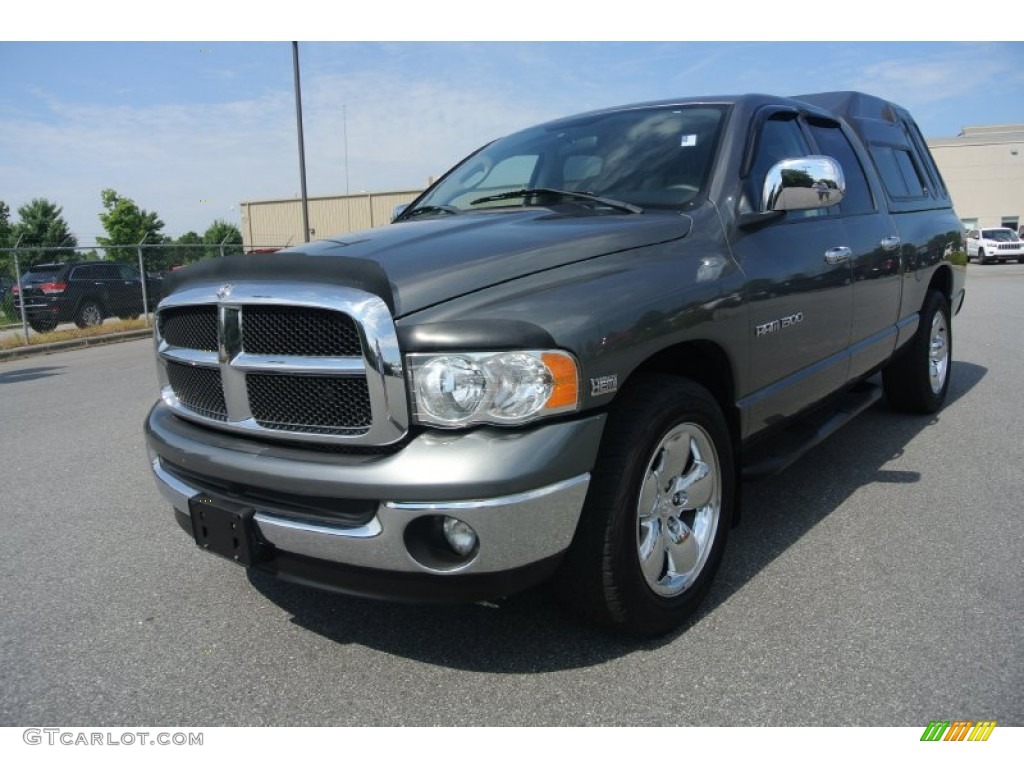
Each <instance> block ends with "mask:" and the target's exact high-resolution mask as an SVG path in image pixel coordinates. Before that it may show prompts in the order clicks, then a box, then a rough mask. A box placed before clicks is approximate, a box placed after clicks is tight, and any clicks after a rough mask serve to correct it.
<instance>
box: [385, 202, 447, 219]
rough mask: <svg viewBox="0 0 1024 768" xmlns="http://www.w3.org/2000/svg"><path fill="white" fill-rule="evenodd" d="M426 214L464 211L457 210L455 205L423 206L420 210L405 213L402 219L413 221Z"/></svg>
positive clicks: (415, 209)
mask: <svg viewBox="0 0 1024 768" xmlns="http://www.w3.org/2000/svg"><path fill="white" fill-rule="evenodd" d="M424 213H452V214H458V213H462V211H461V210H460V209H458V208H456V207H455V206H454V205H422V206H420V207H419V208H413V209H412V210H411V211H403V212H402V215H401V216H399V218H400V219H411V218H413V217H415V216H419V215H421V214H424Z"/></svg>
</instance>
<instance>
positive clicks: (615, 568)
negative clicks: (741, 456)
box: [558, 375, 735, 636]
mask: <svg viewBox="0 0 1024 768" xmlns="http://www.w3.org/2000/svg"><path fill="white" fill-rule="evenodd" d="M734 498H735V471H734V465H733V454H732V447H731V441H730V437H729V430H728V427H727V425H726V423H725V418H724V417H723V415H722V412H721V409H720V408H719V406H718V403H717V401H716V400H715V399H714V398H713V397H712V396H711V394H710V393H709V392H708V391H707V390H706V389H704V388H703V387H701V386H699V385H697V384H696V383H694V382H692V381H689V380H687V379H681V378H676V377H672V376H661V375H659V376H651V377H646V378H644V379H643V380H642V381H638V382H636V384H635V385H634V386H632V387H631V388H630V389H628V390H625V391H624V392H623V393H622V395H620V401H619V402H618V403H617V404H616V406H615V407H614V408H613V410H612V412H611V414H609V419H608V425H607V427H606V430H605V435H604V438H603V440H602V447H601V452H600V454H599V457H598V461H597V465H596V466H595V468H594V472H593V475H592V479H591V485H590V490H589V491H588V494H587V502H586V505H585V508H584V511H583V515H582V516H581V519H580V522H579V526H578V529H577V532H576V536H575V538H574V540H573V544H572V547H571V548H570V551H569V553H568V554H567V556H566V560H565V563H564V564H563V567H562V570H561V572H560V574H559V577H558V588H559V593H560V596H561V598H562V602H563V603H565V604H566V605H567V607H569V608H570V609H571V610H573V611H575V612H576V613H578V614H580V615H582V616H583V617H584V618H586V619H588V620H591V621H596V622H598V623H600V624H605V625H608V626H611V627H613V628H616V629H619V630H621V631H624V632H627V633H630V634H634V635H641V636H653V635H659V634H664V633H665V632H669V631H671V630H673V629H675V628H677V627H679V626H680V625H681V624H682V623H683V622H684V621H685V620H686V618H687V617H688V616H689V615H690V614H691V613H692V612H693V611H694V610H695V609H696V607H697V605H698V604H699V603H700V601H701V599H702V598H703V597H704V595H705V594H706V593H707V590H708V588H709V587H710V584H711V580H712V578H713V577H714V574H715V571H716V570H717V569H718V565H719V563H720V561H721V558H722V551H723V549H724V547H725V541H726V535H727V532H728V529H729V526H730V523H731V520H732V510H733V504H734Z"/></svg>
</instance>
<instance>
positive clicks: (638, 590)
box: [145, 92, 966, 635]
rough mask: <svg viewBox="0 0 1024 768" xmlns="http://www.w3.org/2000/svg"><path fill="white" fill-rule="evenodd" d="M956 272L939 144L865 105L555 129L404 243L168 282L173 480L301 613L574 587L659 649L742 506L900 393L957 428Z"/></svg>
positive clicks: (463, 191)
mask: <svg viewBox="0 0 1024 768" xmlns="http://www.w3.org/2000/svg"><path fill="white" fill-rule="evenodd" d="M962 238H963V231H962V227H961V225H960V222H959V220H958V219H957V217H956V215H955V214H954V211H953V209H952V205H951V203H950V199H949V194H948V192H947V190H946V187H945V186H944V184H943V181H942V178H941V177H940V175H939V172H938V170H937V169H936V167H935V163H934V161H933V159H932V157H931V155H930V154H929V152H928V149H927V147H926V145H925V142H924V140H923V139H922V137H921V134H920V131H919V129H918V128H917V126H916V125H915V124H914V122H913V120H912V119H911V117H910V115H909V114H908V113H907V112H906V111H905V110H904V109H902V108H900V107H898V106H896V105H894V104H891V103H889V102H886V101H884V100H881V99H878V98H875V97H872V96H868V95H865V94H861V93H847V92H843V93H823V94H814V95H808V96H800V97H795V98H779V97H773V96H764V95H747V96H741V97H723V98H700V99H671V100H666V101H660V102H653V103H646V104H635V105H630V106H625V107H620V108H615V109H607V110H602V111H597V112H591V113H587V114H583V115H577V116H574V117H570V118H566V119H562V120H556V121H554V122H550V123H546V124H544V125H540V126H537V127H534V128H530V129H528V130H524V131H521V132H519V133H515V134H512V135H510V136H508V137H506V138H503V139H500V140H497V141H495V142H493V143H491V144H488V145H487V146H485V147H483V148H482V149H480V150H478V151H477V152H475V153H473V154H472V155H470V156H469V157H468V158H466V159H465V160H464V161H462V162H461V163H459V164H458V165H457V166H455V167H454V168H453V169H452V170H451V171H449V172H448V173H447V174H446V175H445V176H444V177H443V178H441V179H440V180H439V181H438V182H437V183H436V184H434V185H433V186H432V187H430V189H428V190H427V191H426V192H425V193H423V195H421V196H420V197H419V198H418V199H417V200H415V201H414V202H413V203H412V204H411V205H409V206H408V207H406V208H405V209H404V210H402V211H400V212H399V213H398V214H397V215H396V217H395V221H394V222H393V223H392V224H391V225H389V226H386V227H382V228H380V229H375V230H372V231H366V232H359V233H355V234H349V235H345V236H341V237H337V238H332V239H328V240H323V241H320V242H316V243H312V244H309V245H305V246H300V247H298V248H293V249H291V250H288V251H282V252H280V253H275V254H260V255H252V256H240V257H236V258H225V259H220V260H215V261H209V262H206V263H202V264H198V265H195V266H192V267H189V268H187V269H183V270H180V271H178V272H176V273H175V274H174V275H173V276H172V277H171V278H169V279H168V280H167V284H166V286H165V298H164V299H163V300H162V301H161V303H160V306H159V309H158V312H157V321H156V323H155V343H156V355H157V360H158V373H159V380H160V388H161V391H160V400H159V402H157V404H156V405H155V406H154V408H153V409H152V411H151V412H150V414H149V416H148V418H147V420H146V425H145V430H146V437H147V441H148V446H149V451H150V459H151V462H152V468H153V472H154V474H155V477H156V481H157V484H158V486H159V488H160V490H161V492H162V493H163V495H164V496H165V497H166V498H167V500H168V501H170V503H171V505H172V506H173V508H174V511H175V516H176V518H177V521H178V523H179V524H180V525H181V527H182V528H184V529H185V531H187V532H188V534H189V535H190V536H192V537H194V538H195V541H196V542H197V543H198V545H199V546H200V547H202V548H204V549H208V550H209V551H211V552H214V553H216V554H219V555H222V556H224V557H227V558H230V559H232V560H234V561H236V562H238V563H240V564H242V565H244V566H247V567H250V568H256V569H260V570H262V571H265V572H269V573H272V574H276V575H277V576H279V577H281V578H284V579H289V580H292V581H296V582H300V583H304V584H310V585H316V586H319V587H324V588H328V589H334V590H340V591H343V592H347V593H351V594H358V595H367V596H376V597H386V598H390V599H399V600H415V601H447V600H477V599H484V598H492V597H497V596H502V595H507V594H510V593H513V592H515V591H518V590H522V589H525V588H527V587H529V586H532V585H535V584H538V583H540V582H542V581H544V580H547V579H549V578H552V579H553V582H554V584H555V585H556V588H557V591H558V594H559V595H560V596H561V597H562V599H563V600H564V602H565V604H566V605H567V606H568V607H569V608H570V609H572V610H574V611H576V612H578V613H580V614H581V615H583V616H584V617H586V618H587V619H589V620H592V621H596V622H598V623H601V624H604V625H607V626H610V627H613V628H618V629H620V630H623V631H625V632H628V633H633V634H637V635H654V634H658V633H664V632H667V631H670V630H672V629H673V628H676V627H678V626H679V625H680V624H681V622H682V621H683V620H684V619H685V617H686V616H687V615H688V614H689V613H690V612H692V611H693V609H694V608H695V606H696V605H697V604H698V602H699V601H700V600H701V598H702V597H703V596H704V594H705V593H706V592H707V590H708V587H709V584H710V582H711V579H712V578H713V576H714V573H715V571H716V569H717V568H718V566H719V562H720V560H721V557H722V552H723V549H724V547H725V543H726V536H727V533H728V531H729V528H730V527H731V526H732V525H733V524H735V523H736V521H737V519H738V511H737V499H738V490H737V489H738V484H739V482H740V480H741V478H743V477H748V476H756V475H763V474H766V473H773V472H777V471H779V470H781V469H783V468H784V467H785V466H787V465H788V464H789V463H790V462H792V461H793V460H795V459H796V458H797V457H799V456H800V455H801V454H803V453H804V452H806V451H807V450H808V449H809V448H810V447H812V446H814V445H815V444H816V443H817V442H819V441H820V440H822V439H823V438H825V437H826V436H827V435H829V434H830V433H832V432H833V431H834V430H835V429H837V428H838V427H839V426H841V425H842V424H843V423H844V422H845V421H847V420H848V419H849V418H851V417H852V416H854V415H855V414H857V413H859V412H860V411H862V410H864V409H865V408H867V407H868V406H870V405H871V404H872V403H874V402H875V401H876V400H878V399H879V398H880V397H881V396H882V394H883V392H884V394H885V396H886V397H887V398H888V401H889V403H890V404H891V406H892V407H893V408H894V409H896V410H901V411H909V412H917V413H931V412H934V411H936V410H937V409H938V408H940V407H941V405H942V403H943V401H944V399H945V397H946V391H947V389H948V387H949V377H950V371H951V368H950V361H951V349H952V347H951V341H952V324H951V318H952V315H953V314H955V313H956V312H958V311H959V309H960V307H961V305H962V304H963V301H964V278H965V274H966V267H965V266H964V265H965V260H964V258H963V255H964V254H963V240H962ZM878 373H881V376H880V377H875V374H878ZM879 380H880V385H879ZM749 512H751V511H748V513H749Z"/></svg>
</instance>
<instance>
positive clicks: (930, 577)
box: [0, 265, 1024, 728]
mask: <svg viewBox="0 0 1024 768" xmlns="http://www.w3.org/2000/svg"><path fill="white" fill-rule="evenodd" d="M1022 326H1024V267H1021V266H1017V265H1006V266H985V267H979V266H976V265H971V266H970V267H969V277H968V296H967V303H966V305H965V308H964V310H963V312H962V313H961V314H960V316H959V317H958V318H956V319H955V321H954V324H953V334H954V342H953V344H954V347H953V352H954V361H955V362H954V364H953V368H952V376H953V378H952V385H951V389H950V397H949V402H948V404H947V406H946V408H945V409H944V410H943V411H941V412H940V413H939V414H937V415H936V416H934V417H910V416H905V415H899V414H895V413H893V412H891V411H890V410H889V409H888V407H887V406H886V405H885V403H884V401H883V402H882V403H880V404H878V405H876V406H875V407H873V408H872V409H871V410H869V411H868V412H866V413H865V414H863V415H862V416H861V417H859V418H858V419H856V420H855V421H854V422H853V423H851V424H850V425H849V426H847V427H846V428H844V429H843V430H842V431H841V432H840V433H838V434H836V435H834V436H833V437H832V438H830V439H829V440H827V441H826V442H825V443H823V444H822V445H820V446H818V447H817V448H816V449H815V450H814V451H812V452H811V453H810V454H809V455H808V456H805V457H804V458H803V459H801V460H800V461H799V462H798V463H796V464H795V465H793V466H792V467H791V468H790V469H789V470H787V471H786V472H785V473H783V474H782V475H779V476H777V477H774V478H772V479H769V480H766V481H762V482H759V483H756V484H748V485H745V486H744V489H743V505H744V512H743V514H744V519H743V523H742V524H741V526H740V527H739V528H737V529H735V530H734V531H732V533H731V538H730V542H729V547H728V550H727V553H726V556H725V560H724V562H723V565H722V568H721V570H720V572H719V575H718V578H717V580H716V582H715V585H714V587H713V588H712V590H711V593H710V595H709V598H708V600H707V601H706V603H705V605H704V608H703V610H702V611H701V612H700V615H699V616H697V617H696V619H695V620H694V621H693V622H691V624H690V625H689V626H687V627H686V628H684V629H683V630H682V631H680V632H677V633H675V634H673V635H670V636H668V637H666V638H662V639H661V640H658V641H651V642H635V641H627V640H622V639H618V638H615V637H610V636H608V635H606V634H604V633H602V632H601V631H599V630H595V629H592V628H590V627H587V626H584V625H580V624H578V623H576V622H574V621H573V620H572V619H570V618H568V617H567V616H565V615H564V614H562V613H561V612H560V611H559V609H558V608H557V606H556V605H555V604H554V601H553V600H552V598H551V597H550V596H549V594H548V593H547V592H546V591H545V590H544V589H538V590H534V591H532V592H529V593H527V594H524V595H519V596H516V597H512V598H509V599H506V600H502V601H499V602H498V603H496V604H486V605H484V604H477V605H463V606H446V607H437V606H430V607H428V606H410V605H396V604H390V603H384V602H375V601H369V600H363V599H358V598H349V597H345V596H340V595H334V594H328V593H324V592H320V591H316V590H313V589H308V588H303V587H299V586H295V585H290V584H286V583H283V582H279V581H276V580H274V579H273V578H271V577H266V576H261V575H256V576H250V575H248V574H247V573H246V571H245V570H243V569H241V568H238V567H237V566H234V565H232V564H231V563H228V562H227V561H224V560H221V559H219V558H217V557H213V556H210V555H208V554H205V553H203V552H200V551H199V550H198V548H197V547H196V546H195V544H194V543H192V542H191V541H190V540H189V539H188V537H187V536H185V534H183V533H182V532H181V530H180V529H179V528H178V527H177V526H176V525H175V523H174V521H173V518H172V515H171V512H170V508H169V507H168V505H167V504H166V503H165V502H164V501H163V499H162V497H160V496H159V494H158V493H157V491H156V488H155V486H154V485H153V482H152V480H151V479H150V474H149V469H148V467H147V463H146V452H145V448H144V443H143V438H142V422H143V418H144V416H145V414H146V411H147V409H148V408H149V406H150V404H151V403H152V402H153V401H154V399H155V397H156V375H155V363H154V361H153V358H152V343H151V342H150V341H148V340H140V341H129V342H125V343H121V344H115V345H111V346H102V347H94V348H88V349H79V350H73V351H66V352H60V353H57V354H50V355H46V356H40V357H33V358H29V359H22V360H16V361H8V362H2V363H0V438H2V440H0V445H2V447H0V515H2V518H3V522H4V527H3V533H2V535H0V600H2V605H3V611H2V612H0V689H2V691H3V695H2V696H0V725H5V726H13V725H18V726H30V725H35V726H39V725H52V724H60V725H66V726H86V725H89V726H118V725H120V726H134V725H140V726H141V725H154V724H158V725H168V726H171V725H174V726H181V727H185V726H212V725H875V726H890V725H904V726H917V727H921V728H923V727H924V726H925V725H927V723H928V722H929V721H930V720H936V719H942V720H955V719H969V720H980V719H990V720H997V721H998V722H999V724H1000V725H1001V726H1004V725H1018V726H1020V725H1024V672H1022V670H1024V663H1022V662H1024V638H1022V632H1021V628H1022V627H1024V589H1022V586H1024V584H1022V582H1024V567H1022V565H1024V517H1022V515H1021V499H1022V498H1024V473H1022V472H1021V467H1022V465H1024V440H1022V437H1021V436H1022V435H1024V415H1022V414H1024V408H1022V405H1021V392H1022V390H1024V386H1022V382H1024V354H1022V352H1024V350H1022V347H1021V333H1020V329H1021V327H1022Z"/></svg>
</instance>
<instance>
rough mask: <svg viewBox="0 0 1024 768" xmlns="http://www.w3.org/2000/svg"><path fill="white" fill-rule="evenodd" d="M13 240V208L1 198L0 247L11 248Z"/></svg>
mask: <svg viewBox="0 0 1024 768" xmlns="http://www.w3.org/2000/svg"><path fill="white" fill-rule="evenodd" d="M12 245H14V243H13V242H11V209H10V207H9V206H8V205H7V203H5V202H4V201H3V200H0V248H10V247H11V246H12Z"/></svg>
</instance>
